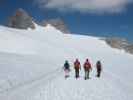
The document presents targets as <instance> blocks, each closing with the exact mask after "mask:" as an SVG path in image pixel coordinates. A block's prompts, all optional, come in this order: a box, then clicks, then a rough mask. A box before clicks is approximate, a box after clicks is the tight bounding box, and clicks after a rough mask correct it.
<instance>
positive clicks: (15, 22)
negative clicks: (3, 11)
mask: <svg viewBox="0 0 133 100" xmlns="http://www.w3.org/2000/svg"><path fill="white" fill-rule="evenodd" d="M8 26H9V27H12V28H18V29H28V28H32V29H34V28H35V26H34V23H33V20H32V17H31V16H30V15H29V14H28V13H27V12H26V11H24V10H23V9H21V8H19V9H18V10H16V12H15V14H14V15H13V16H12V17H10V19H9V23H8Z"/></svg>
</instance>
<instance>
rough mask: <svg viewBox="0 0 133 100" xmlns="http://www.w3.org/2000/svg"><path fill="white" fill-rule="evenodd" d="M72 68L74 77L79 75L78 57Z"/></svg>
mask: <svg viewBox="0 0 133 100" xmlns="http://www.w3.org/2000/svg"><path fill="white" fill-rule="evenodd" d="M74 69H75V77H76V78H78V77H79V69H81V65H80V62H79V60H78V59H76V61H75V62H74Z"/></svg>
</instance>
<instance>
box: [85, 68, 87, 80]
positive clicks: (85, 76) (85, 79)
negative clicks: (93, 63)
mask: <svg viewBox="0 0 133 100" xmlns="http://www.w3.org/2000/svg"><path fill="white" fill-rule="evenodd" d="M86 79H87V71H86V70H85V80H86Z"/></svg>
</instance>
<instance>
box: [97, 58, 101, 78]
mask: <svg viewBox="0 0 133 100" xmlns="http://www.w3.org/2000/svg"><path fill="white" fill-rule="evenodd" d="M96 68H97V77H100V75H101V71H102V64H101V61H97V63H96Z"/></svg>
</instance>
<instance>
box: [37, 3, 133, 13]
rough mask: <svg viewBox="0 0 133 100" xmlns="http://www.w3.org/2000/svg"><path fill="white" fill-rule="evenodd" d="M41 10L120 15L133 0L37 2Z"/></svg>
mask: <svg viewBox="0 0 133 100" xmlns="http://www.w3.org/2000/svg"><path fill="white" fill-rule="evenodd" d="M35 2H36V3H37V4H38V5H39V7H40V8H43V9H46V8H49V9H57V10H59V11H79V12H88V13H90V12H91V13H120V12H123V11H124V10H126V8H127V6H128V5H129V4H131V3H133V0H35Z"/></svg>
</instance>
